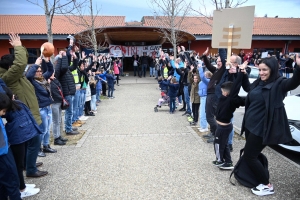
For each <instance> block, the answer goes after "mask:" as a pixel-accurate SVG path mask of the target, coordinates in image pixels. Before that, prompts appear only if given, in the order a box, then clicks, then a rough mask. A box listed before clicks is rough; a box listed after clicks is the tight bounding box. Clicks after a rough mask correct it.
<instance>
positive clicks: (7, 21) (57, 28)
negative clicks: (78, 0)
mask: <svg viewBox="0 0 300 200" xmlns="http://www.w3.org/2000/svg"><path fill="white" fill-rule="evenodd" d="M71 18H72V17H71ZM86 18H87V21H89V20H88V19H89V17H88V16H86ZM73 19H74V17H73ZM207 22H208V23H210V24H212V19H206V18H204V17H186V18H185V19H184V22H183V24H184V25H183V27H182V29H183V30H184V31H187V32H189V33H191V34H194V35H210V34H211V32H212V27H211V26H210V25H208V24H207ZM96 23H97V24H98V26H107V27H113V26H141V25H142V26H150V27H157V26H159V25H160V24H161V23H160V22H159V20H158V19H157V18H154V17H153V16H144V17H143V20H142V22H127V23H125V16H99V17H97V20H96ZM84 29H86V28H85V27H82V26H79V25H75V24H73V23H70V22H69V20H68V19H67V18H66V17H65V16H54V18H53V26H52V31H53V34H74V33H77V32H79V31H82V30H84ZM9 32H16V33H19V34H46V33H47V28H46V18H45V16H44V15H0V34H8V33H9ZM253 35H300V18H264V17H255V18H254V25H253Z"/></svg>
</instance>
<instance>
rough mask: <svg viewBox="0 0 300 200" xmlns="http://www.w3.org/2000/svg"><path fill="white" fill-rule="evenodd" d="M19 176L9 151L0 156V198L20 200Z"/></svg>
mask: <svg viewBox="0 0 300 200" xmlns="http://www.w3.org/2000/svg"><path fill="white" fill-rule="evenodd" d="M19 187H20V184H19V176H18V172H17V168H16V163H15V160H14V157H13V154H12V152H11V149H10V148H9V149H8V153H7V154H5V155H1V156H0V199H1V200H2V199H5V200H7V196H9V198H10V199H11V200H21V193H20V189H19Z"/></svg>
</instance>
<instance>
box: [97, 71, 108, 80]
mask: <svg viewBox="0 0 300 200" xmlns="http://www.w3.org/2000/svg"><path fill="white" fill-rule="evenodd" d="M106 73H107V71H104V72H103V74H98V75H99V76H100V78H102V79H103V80H105V81H106ZM101 82H104V81H101Z"/></svg>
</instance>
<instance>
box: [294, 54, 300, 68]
mask: <svg viewBox="0 0 300 200" xmlns="http://www.w3.org/2000/svg"><path fill="white" fill-rule="evenodd" d="M295 61H296V64H297V65H298V66H299V67H300V55H299V53H296V56H295Z"/></svg>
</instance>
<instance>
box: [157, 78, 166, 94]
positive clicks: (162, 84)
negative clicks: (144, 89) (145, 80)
mask: <svg viewBox="0 0 300 200" xmlns="http://www.w3.org/2000/svg"><path fill="white" fill-rule="evenodd" d="M158 84H159V87H160V90H163V91H168V81H167V80H165V79H164V80H161V81H158Z"/></svg>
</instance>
